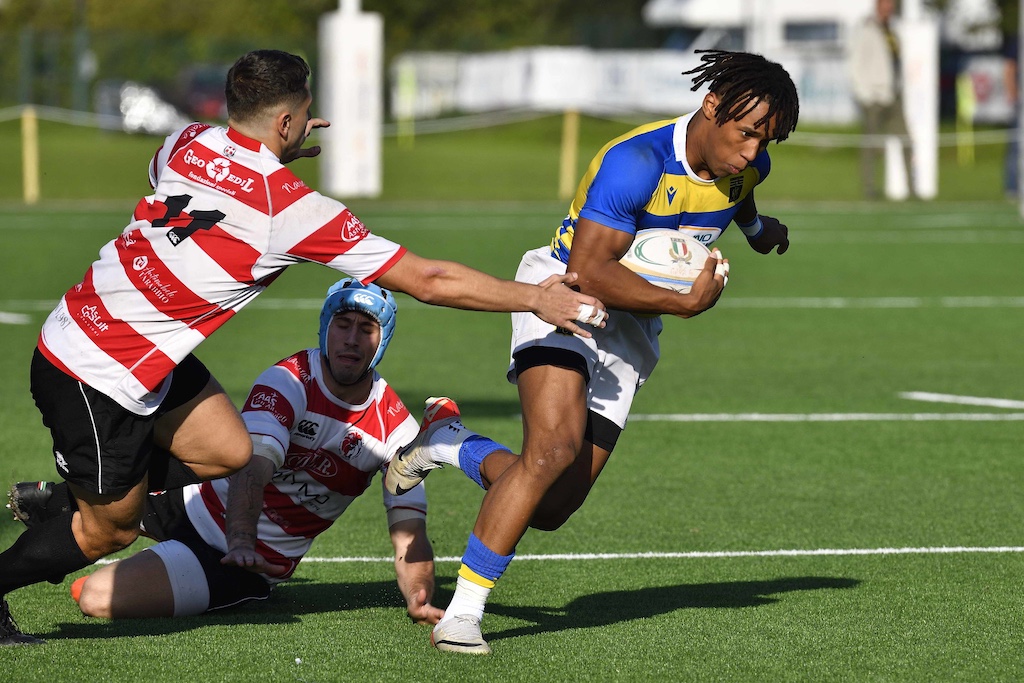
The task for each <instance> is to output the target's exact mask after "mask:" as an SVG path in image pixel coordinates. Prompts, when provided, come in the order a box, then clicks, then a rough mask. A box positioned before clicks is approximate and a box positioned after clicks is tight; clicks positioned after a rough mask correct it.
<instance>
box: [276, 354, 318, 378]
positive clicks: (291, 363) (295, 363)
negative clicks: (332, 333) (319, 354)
mask: <svg viewBox="0 0 1024 683" xmlns="http://www.w3.org/2000/svg"><path fill="white" fill-rule="evenodd" d="M283 364H284V365H286V366H288V367H289V368H291V371H292V374H294V375H295V376H296V377H298V378H299V381H300V382H302V383H303V384H309V383H310V382H312V381H313V376H312V375H311V374H309V371H308V370H307V369H306V366H305V365H303V364H302V363H301V362H299V359H298V357H297V356H292V357H291V358H288V359H287V360H285V361H284V363H283Z"/></svg>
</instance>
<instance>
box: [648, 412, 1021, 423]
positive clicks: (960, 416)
mask: <svg viewBox="0 0 1024 683" xmlns="http://www.w3.org/2000/svg"><path fill="white" fill-rule="evenodd" d="M1022 420H1024V413H665V414H647V415H630V416H629V421H630V422H634V421H636V422H1017V421H1022Z"/></svg>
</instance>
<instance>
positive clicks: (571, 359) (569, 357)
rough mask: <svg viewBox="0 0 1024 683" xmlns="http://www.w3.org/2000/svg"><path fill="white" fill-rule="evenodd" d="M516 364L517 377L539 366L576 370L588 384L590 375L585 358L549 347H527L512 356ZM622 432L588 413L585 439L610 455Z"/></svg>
mask: <svg viewBox="0 0 1024 683" xmlns="http://www.w3.org/2000/svg"><path fill="white" fill-rule="evenodd" d="M512 360H513V362H515V364H516V375H519V374H521V373H522V372H524V371H525V370H528V369H529V368H532V367H535V366H538V365H554V366H557V367H560V368H566V369H567V370H575V371H576V372H578V373H580V374H581V375H582V376H583V379H584V380H586V381H587V382H589V381H590V375H589V374H588V373H587V362H586V361H585V360H584V359H583V356H581V355H580V354H578V353H576V352H575V351H570V350H568V349H559V348H554V347H549V346H527V347H526V348H524V349H522V350H521V351H518V352H516V353H515V354H514V355H513V356H512ZM620 434H622V430H621V429H619V426H618V425H617V424H615V423H614V422H612V421H611V420H609V419H608V418H607V417H605V416H604V415H598V414H597V413H595V412H594V411H592V410H588V411H587V430H586V431H585V432H584V433H583V438H584V439H586V440H587V441H589V442H590V443H592V444H594V445H595V446H597V447H598V448H602V449H604V450H606V451H608V452H609V453H611V452H612V450H614V449H615V443H616V442H617V441H618V440H619V435H620Z"/></svg>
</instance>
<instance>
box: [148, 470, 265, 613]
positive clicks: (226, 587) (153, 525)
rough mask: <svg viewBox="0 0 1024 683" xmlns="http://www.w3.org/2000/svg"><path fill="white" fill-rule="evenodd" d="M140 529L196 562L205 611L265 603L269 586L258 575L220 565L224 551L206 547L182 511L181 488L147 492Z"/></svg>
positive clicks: (234, 567) (183, 502)
mask: <svg viewBox="0 0 1024 683" xmlns="http://www.w3.org/2000/svg"><path fill="white" fill-rule="evenodd" d="M142 528H143V529H144V530H145V533H146V535H147V536H149V537H151V538H153V539H156V540H158V541H170V540H174V541H178V542H180V543H182V544H184V545H185V546H186V547H187V548H188V549H189V550H190V551H192V554H193V555H195V556H196V559H197V560H199V564H200V565H201V566H202V568H203V573H204V574H205V575H206V584H207V586H208V587H209V590H210V606H209V607H208V608H207V610H214V609H223V608H225V607H232V606H234V605H240V604H242V603H245V602H249V601H250V600H265V599H266V598H268V597H269V596H270V590H271V588H273V586H272V585H271V584H269V583H267V580H266V579H264V578H263V577H262V576H260V575H259V574H256V573H254V572H251V571H249V570H247V569H242V568H241V567H236V566H233V565H224V564H221V563H220V561H221V559H222V558H223V557H224V552H223V551H221V550H218V549H217V548H213V547H211V546H209V545H207V543H206V541H204V540H203V537H202V536H200V535H199V532H198V531H196V529H195V527H194V526H192V522H190V521H189V518H188V514H187V513H186V512H185V500H184V497H183V496H182V489H172V490H170V491H161V492H159V493H150V494H149V496H147V498H146V512H145V514H144V515H143V517H142Z"/></svg>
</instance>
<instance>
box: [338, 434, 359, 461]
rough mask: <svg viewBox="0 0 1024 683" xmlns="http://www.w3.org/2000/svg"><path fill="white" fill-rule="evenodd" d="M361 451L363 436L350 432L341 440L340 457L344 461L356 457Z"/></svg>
mask: <svg viewBox="0 0 1024 683" xmlns="http://www.w3.org/2000/svg"><path fill="white" fill-rule="evenodd" d="M361 450H363V435H362V434H360V433H359V432H356V431H351V432H349V433H348V434H346V435H345V438H344V439H342V441H341V457H343V458H345V459H346V460H351V459H352V458H354V457H356V456H357V455H359V452H360V451H361Z"/></svg>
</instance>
